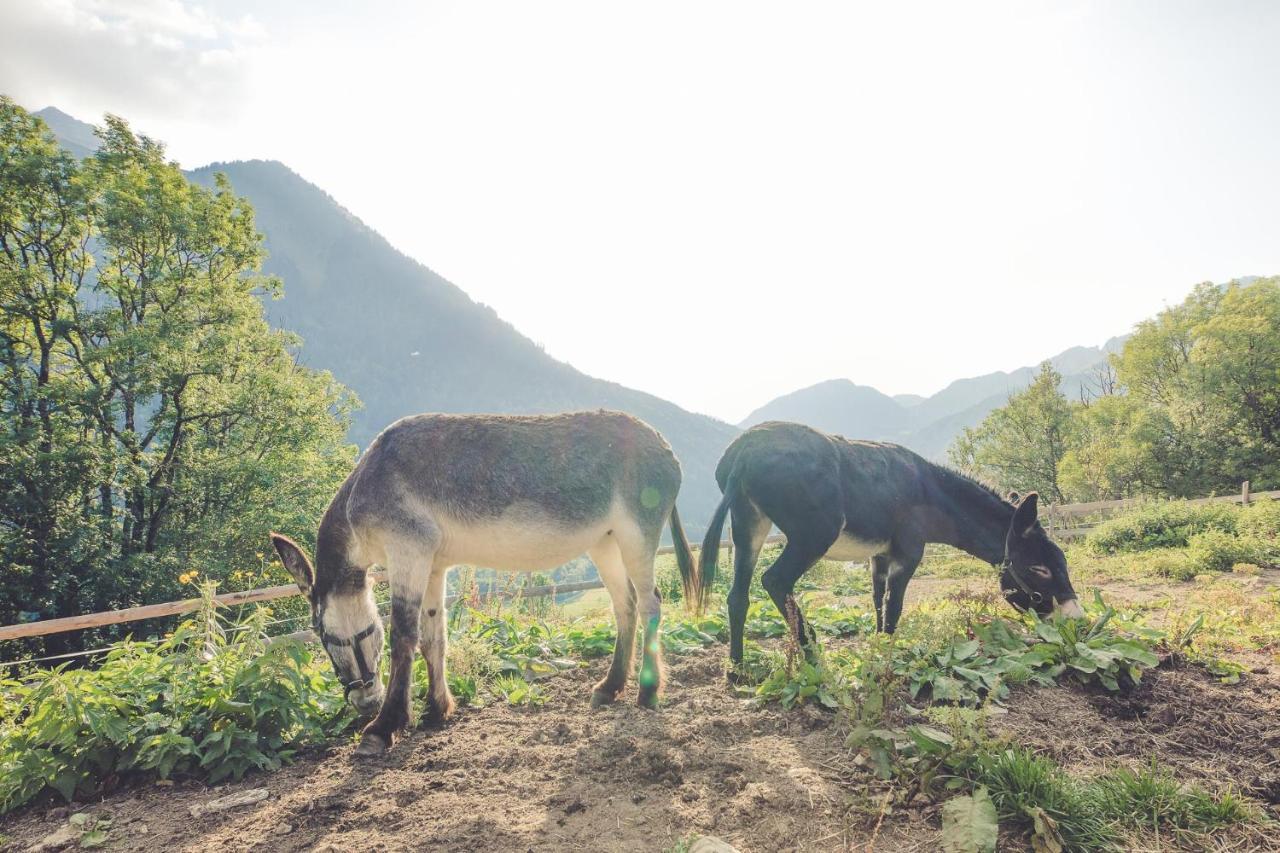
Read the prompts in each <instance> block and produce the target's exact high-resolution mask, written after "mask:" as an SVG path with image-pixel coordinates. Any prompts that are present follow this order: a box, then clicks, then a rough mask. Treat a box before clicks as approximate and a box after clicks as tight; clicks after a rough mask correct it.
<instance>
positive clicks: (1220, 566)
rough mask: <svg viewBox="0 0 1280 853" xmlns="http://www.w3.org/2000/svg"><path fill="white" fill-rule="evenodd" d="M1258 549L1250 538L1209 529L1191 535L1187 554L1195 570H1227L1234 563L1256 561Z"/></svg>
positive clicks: (1229, 569)
mask: <svg viewBox="0 0 1280 853" xmlns="http://www.w3.org/2000/svg"><path fill="white" fill-rule="evenodd" d="M1258 550H1259V549H1258V545H1257V544H1256V543H1255V542H1254V540H1252V539H1250V538H1246V537H1241V536H1233V535H1232V534H1230V533H1227V532H1225V531H1222V530H1212V529H1210V530H1205V531H1203V532H1200V533H1196V534H1195V535H1193V536H1192V537H1191V541H1190V542H1189V543H1188V545H1187V556H1188V558H1189V559H1190V561H1191V564H1192V566H1194V567H1195V570H1196V571H1197V572H1229V571H1231V567H1232V566H1233V565H1235V564H1236V563H1252V562H1256V561H1257V559H1258Z"/></svg>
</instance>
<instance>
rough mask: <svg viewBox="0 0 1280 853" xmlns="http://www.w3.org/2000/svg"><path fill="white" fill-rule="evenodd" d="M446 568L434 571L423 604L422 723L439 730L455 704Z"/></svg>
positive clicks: (451, 714) (437, 568)
mask: <svg viewBox="0 0 1280 853" xmlns="http://www.w3.org/2000/svg"><path fill="white" fill-rule="evenodd" d="M448 573H449V570H448V567H447V566H435V567H433V568H432V569H431V579H430V580H428V581H427V591H426V595H425V596H424V597H423V601H422V620H421V627H422V645H421V649H422V657H423V659H424V660H426V662H427V709H426V711H425V712H424V713H423V715H422V722H423V724H424V725H428V726H438V725H440V724H441V723H443V722H444V721H445V720H447V719H449V718H450V717H452V716H453V710H454V708H455V703H454V701H453V694H452V693H450V692H449V677H448V675H447V674H446V672H445V658H446V656H447V654H448V651H449V646H448V643H449V640H448V634H447V632H446V630H445V629H446V626H447V625H448V615H447V614H446V612H445V597H444V593H445V578H446V577H447V576H448Z"/></svg>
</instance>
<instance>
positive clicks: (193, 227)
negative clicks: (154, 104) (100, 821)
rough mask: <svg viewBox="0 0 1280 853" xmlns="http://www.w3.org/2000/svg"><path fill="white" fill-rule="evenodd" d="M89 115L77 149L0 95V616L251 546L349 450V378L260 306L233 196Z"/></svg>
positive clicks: (114, 592) (332, 479) (249, 559)
mask: <svg viewBox="0 0 1280 853" xmlns="http://www.w3.org/2000/svg"><path fill="white" fill-rule="evenodd" d="M100 137H101V139H102V145H101V147H100V149H99V151H98V152H97V153H96V154H95V155H94V156H93V157H91V158H89V159H87V160H86V161H85V162H84V163H83V164H78V163H76V162H75V161H74V160H72V159H71V158H70V157H68V155H66V154H65V152H62V151H60V150H59V149H58V148H57V146H56V144H54V143H53V141H52V139H51V137H50V136H49V134H48V132H47V129H46V128H45V127H44V126H43V123H42V122H41V121H40V120H39V119H36V118H33V117H31V116H29V115H28V114H27V113H26V112H25V111H23V110H22V109H21V108H19V107H17V106H16V105H14V104H13V103H12V102H11V101H8V100H2V101H0V143H2V144H3V145H4V155H5V156H4V161H3V166H2V167H0V169H2V171H0V250H2V252H3V254H2V255H0V288H2V289H0V329H3V334H4V337H3V339H2V340H0V344H2V345H3V349H2V350H0V356H2V357H3V358H4V381H5V384H4V388H3V399H2V400H0V411H3V414H4V415H5V418H6V419H5V423H4V425H3V427H0V430H2V431H0V478H2V479H3V482H4V483H5V486H4V487H3V491H0V528H2V529H3V533H2V534H0V548H3V558H4V561H5V566H6V569H5V572H6V576H5V579H4V583H3V585H2V586H0V619H3V620H4V621H12V620H13V619H15V618H22V617H24V616H25V617H26V618H29V617H30V616H31V614H32V613H38V614H39V615H40V616H42V617H51V616H62V615H69V614H71V613H77V612H84V611H86V610H95V609H103V608H109V607H118V606H123V605H127V604H136V603H139V601H152V600H159V599H163V598H167V597H171V596H173V595H174V594H176V593H177V592H178V577H179V575H180V574H181V573H182V572H183V571H189V570H197V571H199V572H200V573H201V574H202V575H204V576H206V577H213V578H227V577H229V576H230V575H231V573H232V572H234V571H236V570H237V569H241V570H243V569H245V568H247V567H250V566H254V567H260V565H261V559H260V557H259V556H258V552H259V551H260V550H261V543H262V542H263V541H265V535H266V532H267V529H268V528H269V527H271V526H281V527H287V528H289V529H294V530H299V529H307V528H312V527H314V521H315V519H316V518H317V517H318V515H319V513H320V511H321V510H322V508H323V506H324V504H325V502H326V501H327V500H328V499H329V497H331V496H332V494H333V492H334V490H335V489H336V488H337V485H338V483H340V482H341V479H342V478H343V477H344V476H345V475H346V473H347V472H348V471H349V470H350V467H351V465H352V463H353V461H354V455H355V453H354V448H353V447H351V446H350V445H348V444H347V443H346V441H345V438H344V436H345V432H346V424H347V417H348V414H349V412H350V410H351V408H352V406H353V405H354V404H355V400H354V398H353V397H352V395H351V394H350V393H349V392H348V391H347V390H346V389H345V388H343V387H342V386H341V385H339V384H338V383H337V382H335V381H334V380H333V378H332V377H331V376H329V375H328V374H326V373H318V372H315V371H311V370H307V369H305V368H303V367H300V366H299V365H298V364H297V363H296V362H295V360H294V358H293V356H292V354H291V349H292V348H295V347H296V346H297V344H298V341H297V340H296V339H295V338H293V337H292V336H289V335H287V334H285V333H282V332H279V331H276V330H273V329H271V328H270V327H269V326H268V325H267V323H266V321H265V319H264V317H263V312H262V305H261V303H260V301H259V300H260V298H261V297H263V296H268V295H271V294H275V293H278V292H279V289H280V283H279V282H278V281H277V280H275V279H272V278H268V277H264V276H261V275H260V274H258V272H257V270H258V268H259V265H260V263H261V260H262V257H263V250H262V241H261V237H260V235H259V234H258V233H257V231H256V229H255V228H254V223H253V211H252V209H251V208H250V207H249V205H248V203H247V202H246V201H245V200H244V199H242V198H238V197H237V196H236V195H235V194H234V193H233V192H232V191H231V188H230V187H229V186H228V185H227V183H226V181H225V180H219V181H218V182H217V184H216V186H215V187H214V188H213V189H212V190H209V189H204V188H201V187H197V186H195V185H193V184H191V183H190V182H188V181H187V180H186V178H185V177H184V176H183V175H182V173H181V172H180V171H179V169H178V168H177V166H176V165H174V164H172V163H168V162H166V160H165V159H164V150H163V148H162V146H160V145H159V144H158V143H155V142H153V141H152V140H149V139H147V138H145V137H139V136H136V135H135V134H133V132H132V131H131V130H130V129H129V127H128V125H127V124H125V122H123V121H121V120H119V119H116V118H112V117H108V119H107V121H106V125H105V127H104V128H103V129H102V130H101V131H100ZM19 611H23V612H22V613H19ZM59 645H60V644H59V643H58V642H57V641H56V640H55V642H54V643H53V644H51V647H52V648H57V647H58V646H59Z"/></svg>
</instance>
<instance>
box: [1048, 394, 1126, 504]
mask: <svg viewBox="0 0 1280 853" xmlns="http://www.w3.org/2000/svg"><path fill="white" fill-rule="evenodd" d="M1147 414H1148V412H1147V410H1145V409H1144V408H1143V407H1142V406H1141V405H1139V404H1138V401H1137V400H1136V399H1135V398H1133V397H1131V396H1129V395H1126V394H1107V395H1104V396H1101V397H1098V398H1097V399H1094V400H1090V401H1088V402H1085V403H1080V404H1076V405H1074V406H1072V416H1071V434H1072V442H1071V446H1070V447H1069V448H1068V449H1067V452H1066V453H1065V454H1063V456H1062V459H1061V460H1060V461H1059V462H1058V482H1059V485H1060V486H1061V487H1062V492H1063V496H1064V497H1065V498H1066V500H1069V501H1098V500H1116V499H1119V498H1125V497H1129V496H1131V495H1134V494H1138V493H1141V492H1142V491H1144V490H1145V488H1144V487H1145V486H1146V480H1147V476H1146V474H1145V473H1144V465H1145V463H1146V462H1147V461H1148V460H1147V458H1146V455H1145V454H1144V453H1143V452H1142V448H1141V444H1140V442H1139V440H1138V439H1139V436H1141V435H1142V434H1143V433H1144V432H1145V431H1146V429H1147V428H1148V425H1147V424H1145V423H1144V417H1145V416H1146V415H1147Z"/></svg>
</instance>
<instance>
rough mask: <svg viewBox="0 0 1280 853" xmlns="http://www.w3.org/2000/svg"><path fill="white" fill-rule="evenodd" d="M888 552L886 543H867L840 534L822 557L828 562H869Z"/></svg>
mask: <svg viewBox="0 0 1280 853" xmlns="http://www.w3.org/2000/svg"><path fill="white" fill-rule="evenodd" d="M888 550H889V543H888V542H868V541H866V540H865V539H858V538H856V537H853V536H850V535H849V534H848V533H841V534H840V538H839V539H837V540H836V541H835V544H834V545H832V546H831V547H830V548H828V549H827V553H826V554H825V555H824V556H826V558H827V559H829V560H844V561H846V562H853V561H855V560H869V559H871V558H872V557H874V556H876V555H877V554H883V553H884V552H885V551H888Z"/></svg>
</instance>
